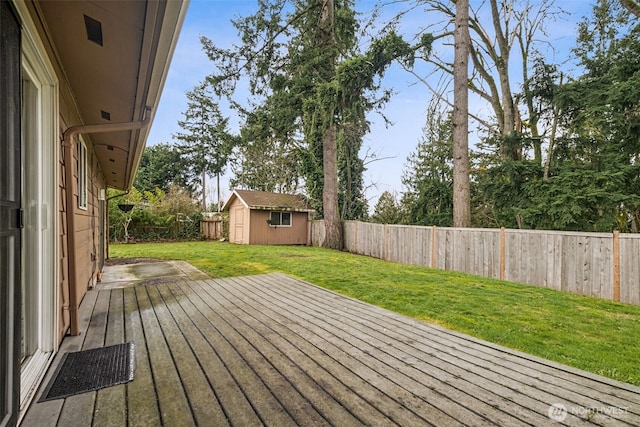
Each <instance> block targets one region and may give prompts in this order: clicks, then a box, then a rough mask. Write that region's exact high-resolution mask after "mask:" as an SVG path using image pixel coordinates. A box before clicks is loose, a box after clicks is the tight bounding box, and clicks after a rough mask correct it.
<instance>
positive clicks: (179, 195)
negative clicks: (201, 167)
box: [109, 187, 202, 242]
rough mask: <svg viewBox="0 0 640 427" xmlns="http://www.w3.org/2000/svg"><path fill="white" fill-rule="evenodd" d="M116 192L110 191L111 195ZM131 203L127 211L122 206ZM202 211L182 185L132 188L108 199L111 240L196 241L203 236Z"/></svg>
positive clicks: (114, 194)
mask: <svg viewBox="0 0 640 427" xmlns="http://www.w3.org/2000/svg"><path fill="white" fill-rule="evenodd" d="M116 195H117V192H116V191H114V190H109V197H113V196H116ZM124 204H130V205H133V209H131V210H130V211H129V212H125V211H123V210H122V209H120V207H119V206H120V205H124ZM201 219H202V214H201V213H200V210H199V205H198V204H197V203H196V202H195V201H194V200H193V198H192V197H191V195H190V193H189V192H188V191H186V190H184V189H182V188H180V187H171V188H169V191H168V192H167V193H165V192H164V191H162V190H160V189H157V188H156V190H155V191H153V192H151V191H145V192H144V193H141V192H139V191H138V190H136V188H135V187H134V188H132V189H131V191H129V193H127V194H123V195H122V196H121V197H114V198H113V199H111V200H110V202H109V240H110V241H112V242H131V241H163V240H194V239H199V238H201V236H200V220H201Z"/></svg>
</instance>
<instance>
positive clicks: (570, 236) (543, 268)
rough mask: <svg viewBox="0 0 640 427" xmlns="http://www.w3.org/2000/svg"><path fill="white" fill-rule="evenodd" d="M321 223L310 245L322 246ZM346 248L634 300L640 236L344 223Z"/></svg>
mask: <svg viewBox="0 0 640 427" xmlns="http://www.w3.org/2000/svg"><path fill="white" fill-rule="evenodd" d="M323 232H324V226H323V222H322V221H313V223H312V227H311V239H312V242H311V244H312V245H314V246H320V245H321V244H322V239H323ZM344 239H345V250H347V251H349V252H353V253H357V254H361V255H367V256H372V257H375V258H380V259H385V260H388V261H394V262H398V263H403V264H415V265H423V266H428V267H433V268H438V269H443V270H451V271H459V272H463V273H469V274H476V275H480V276H484V277H490V278H495V279H503V280H508V281H512V282H520V283H526V284H530V285H536V286H545V287H549V288H553V289H557V290H563V291H569V292H574V293H578V294H582V295H589V296H595V297H599V298H604V299H609V300H614V301H620V302H624V303H629V304H638V305H640V256H639V255H640V235H637V234H618V233H613V234H608V233H575V232H559V231H541V230H508V229H470V228H469V229H462V228H440V227H419V226H404V225H383V224H371V223H365V222H359V221H346V222H345V223H344Z"/></svg>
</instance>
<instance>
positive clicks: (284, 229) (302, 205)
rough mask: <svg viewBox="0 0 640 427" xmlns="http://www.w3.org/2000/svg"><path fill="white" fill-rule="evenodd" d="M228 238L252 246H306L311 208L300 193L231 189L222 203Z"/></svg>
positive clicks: (233, 241)
mask: <svg viewBox="0 0 640 427" xmlns="http://www.w3.org/2000/svg"><path fill="white" fill-rule="evenodd" d="M222 210H223V211H228V212H229V241H230V242H231V243H240V244H253V245H308V244H309V243H310V239H309V236H310V235H309V233H310V221H311V214H312V212H313V209H311V208H310V207H309V205H307V203H306V202H305V200H304V199H303V198H301V197H300V196H296V195H293V194H280V193H270V192H267V191H250V190H234V191H233V194H231V197H229V200H227V202H226V203H225V204H224V207H223V208H222Z"/></svg>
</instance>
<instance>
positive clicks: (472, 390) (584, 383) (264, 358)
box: [22, 274, 640, 427]
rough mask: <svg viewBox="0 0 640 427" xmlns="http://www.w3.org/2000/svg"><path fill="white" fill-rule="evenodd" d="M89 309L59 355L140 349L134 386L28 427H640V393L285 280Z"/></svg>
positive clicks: (162, 294)
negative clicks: (120, 346) (122, 346)
mask: <svg viewBox="0 0 640 427" xmlns="http://www.w3.org/2000/svg"><path fill="white" fill-rule="evenodd" d="M81 314H82V316H83V319H84V322H86V323H85V325H88V327H87V326H85V327H84V328H83V330H84V331H86V333H83V334H82V335H81V336H78V337H69V338H67V339H65V341H64V343H63V347H62V349H61V353H62V352H65V351H77V350H80V349H89V348H96V347H101V346H104V345H110V344H117V343H123V342H129V341H133V342H134V343H135V346H136V371H135V379H134V381H132V382H130V383H129V384H126V385H119V386H115V387H110V388H106V389H102V390H99V391H97V392H89V393H85V394H81V395H76V396H72V397H68V398H66V399H60V400H52V401H48V402H44V403H34V404H33V405H32V407H31V409H30V410H29V412H28V413H27V415H26V417H25V419H24V420H23V423H22V425H23V426H38V427H41V426H62V427H72V426H85V425H86V426H89V425H93V426H124V425H135V426H161V425H163V426H190V425H200V426H224V425H234V426H257V425H271V426H291V425H302V426H307V425H335V426H355V425H402V426H420V425H434V426H455V425H468V426H471V425H501V426H518V425H528V426H544V425H552V424H553V425H555V424H554V419H557V420H560V419H562V421H561V422H560V423H558V424H557V425H570V426H573V425H603V426H604V425H607V426H609V425H624V426H628V425H635V426H638V425H640V388H638V387H633V386H630V385H627V384H623V383H618V382H615V381H612V380H608V379H605V378H602V377H599V376H596V375H592V374H589V373H585V372H582V371H579V370H576V369H572V368H568V367H564V366H561V365H558V364H555V363H552V362H548V361H545V360H542V359H538V358H535V357H531V356H528V355H525V354H521V353H517V352H514V351H511V350H507V349H505V348H502V347H499V346H495V345H492V344H488V343H486V342H483V341H480V340H476V339H474V338H471V337H468V336H465V335H462V334H458V333H454V332H451V331H448V330H445V329H443V328H440V327H437V326H433V325H429V324H426V323H421V322H418V321H414V320H412V319H409V318H406V317H403V316H400V315H397V314H394V313H391V312H388V311H385V310H382V309H379V308H376V307H373V306H371V305H368V304H365V303H362V302H359V301H356V300H353V299H349V298H346V297H344V296H340V295H338V294H336V293H333V292H330V291H327V290H325V289H322V288H319V287H316V286H314V285H311V284H309V283H305V282H302V281H300V280H297V279H294V278H292V277H289V276H286V275H283V274H269V275H261V276H250V277H238V278H230V279H209V280H182V281H172V282H168V283H157V284H154V285H149V286H133V287H126V288H123V289H106V290H100V288H98V289H96V290H92V291H90V292H89V293H88V294H87V296H86V297H85V300H84V301H83V303H82V306H81ZM59 357H60V354H59V355H58V358H59ZM53 368H55V366H54V367H52V369H51V370H53ZM36 398H38V397H36ZM551 405H556V406H555V407H551ZM560 405H564V406H560ZM563 409H564V410H566V412H563ZM550 415H551V416H552V417H553V419H552V418H550Z"/></svg>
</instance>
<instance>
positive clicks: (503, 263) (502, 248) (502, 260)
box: [500, 227, 507, 280]
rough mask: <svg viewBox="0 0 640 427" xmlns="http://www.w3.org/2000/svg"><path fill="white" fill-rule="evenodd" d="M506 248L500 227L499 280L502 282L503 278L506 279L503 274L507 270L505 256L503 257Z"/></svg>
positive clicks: (502, 230) (502, 229)
mask: <svg viewBox="0 0 640 427" xmlns="http://www.w3.org/2000/svg"><path fill="white" fill-rule="evenodd" d="M505 246H506V238H505V233H504V227H500V280H504V278H505V277H506V274H505V270H506V268H507V266H506V263H507V262H506V256H505V252H506V249H505Z"/></svg>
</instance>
